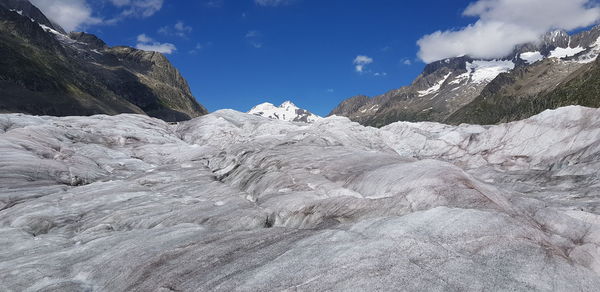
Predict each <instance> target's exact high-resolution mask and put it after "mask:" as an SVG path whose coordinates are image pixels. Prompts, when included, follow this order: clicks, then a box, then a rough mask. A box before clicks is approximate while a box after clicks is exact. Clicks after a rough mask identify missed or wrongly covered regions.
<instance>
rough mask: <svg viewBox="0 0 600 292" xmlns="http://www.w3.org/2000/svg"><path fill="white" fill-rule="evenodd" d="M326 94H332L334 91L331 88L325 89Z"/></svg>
mask: <svg viewBox="0 0 600 292" xmlns="http://www.w3.org/2000/svg"><path fill="white" fill-rule="evenodd" d="M327 92H329V93H333V92H335V90H334V89H333V88H328V89H327Z"/></svg>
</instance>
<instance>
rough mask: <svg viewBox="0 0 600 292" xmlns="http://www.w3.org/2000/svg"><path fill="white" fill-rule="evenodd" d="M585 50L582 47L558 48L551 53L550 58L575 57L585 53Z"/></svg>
mask: <svg viewBox="0 0 600 292" xmlns="http://www.w3.org/2000/svg"><path fill="white" fill-rule="evenodd" d="M585 50H586V49H585V48H582V47H575V48H556V49H554V50H552V51H551V52H550V56H549V58H559V59H562V58H567V57H572V56H575V55H577V54H579V53H581V52H583V51H585Z"/></svg>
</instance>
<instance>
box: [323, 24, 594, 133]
mask: <svg viewBox="0 0 600 292" xmlns="http://www.w3.org/2000/svg"><path fill="white" fill-rule="evenodd" d="M599 37H600V28H599V27H594V28H592V29H591V30H589V31H584V32H581V33H578V34H575V35H572V36H571V35H569V34H567V33H566V32H564V31H554V32H550V33H548V34H546V35H544V36H543V37H542V38H541V39H540V42H538V43H531V44H524V45H520V46H517V47H516V48H515V50H514V52H513V53H511V54H510V55H509V56H508V57H506V58H502V59H495V60H476V59H473V58H470V57H468V56H462V57H456V58H450V59H445V60H440V61H437V62H433V63H431V64H428V65H427V66H425V68H424V70H423V73H422V74H421V75H420V76H418V77H417V79H415V81H414V82H413V83H412V84H411V85H409V86H405V87H402V88H400V89H396V90H392V91H389V92H387V93H385V94H383V95H380V96H376V97H373V98H365V96H359V97H353V98H350V99H347V100H345V101H343V102H342V103H341V104H340V105H339V106H338V107H337V108H335V109H334V110H333V111H332V112H331V113H330V115H341V116H347V117H349V118H351V119H352V120H354V121H357V122H360V123H362V124H365V125H371V126H378V127H381V126H384V125H386V124H389V123H392V122H395V121H437V122H451V123H461V122H471V123H487V121H485V120H478V119H468V118H462V116H463V115H461V114H457V112H458V113H460V112H461V110H462V109H463V108H464V111H466V106H467V105H469V104H470V103H472V102H475V101H476V100H477V99H483V98H484V97H483V95H484V94H487V95H489V94H490V92H494V93H495V92H497V90H499V87H498V86H499V85H498V82H492V81H495V80H496V79H497V78H500V79H502V78H504V77H503V76H504V75H505V74H516V75H518V74H519V73H518V72H522V71H523V70H529V69H531V68H533V67H539V66H540V63H544V64H545V66H546V70H547V71H540V72H539V73H540V74H538V75H535V76H534V75H533V74H532V75H531V76H529V79H528V81H523V80H521V82H520V83H527V85H526V86H525V85H524V84H522V86H520V88H522V89H524V90H527V94H529V95H531V94H533V95H535V94H538V93H540V92H543V91H544V92H545V91H549V90H551V89H552V88H554V86H556V84H559V83H561V82H562V81H564V80H567V79H569V76H570V75H571V74H574V73H575V72H577V71H578V70H580V69H581V68H582V67H590V66H593V65H592V64H593V61H594V60H595V59H596V57H597V56H598V54H599V53H600V46H599V41H598V40H599ZM524 68H526V69H524ZM550 72H552V73H550ZM519 78H520V77H517V78H515V79H514V82H517V79H519ZM519 80H520V79H519ZM515 86H516V85H515ZM499 98H500V97H499ZM564 104H565V105H568V104H569V103H568V102H567V103H564ZM573 104H577V103H573ZM586 105H588V104H586ZM541 108H543V106H542V107H541ZM543 109H545V108H543ZM486 111H493V109H492V108H490V109H486ZM538 112H539V111H538ZM538 112H535V113H538ZM535 113H533V114H535ZM531 115H532V114H529V116H531ZM526 117H527V115H523V116H520V118H526ZM510 120H512V119H511V118H510V117H508V116H506V117H503V118H502V119H501V121H510ZM499 121H500V120H499Z"/></svg>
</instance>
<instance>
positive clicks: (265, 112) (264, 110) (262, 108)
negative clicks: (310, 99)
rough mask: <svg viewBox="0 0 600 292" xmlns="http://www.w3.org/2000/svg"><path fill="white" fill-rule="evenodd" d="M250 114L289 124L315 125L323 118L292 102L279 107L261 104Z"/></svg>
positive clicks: (266, 103)
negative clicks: (303, 123) (314, 123)
mask: <svg viewBox="0 0 600 292" xmlns="http://www.w3.org/2000/svg"><path fill="white" fill-rule="evenodd" d="M248 113H249V114H251V115H256V116H261V117H265V118H269V119H274V120H282V121H287V122H305V123H313V122H315V121H317V120H319V119H321V117H319V116H317V115H315V114H313V113H311V112H309V111H307V110H304V109H301V108H299V107H297V106H296V105H295V104H294V103H292V102H291V101H286V102H284V103H282V104H281V105H280V106H278V107H277V106H275V105H273V104H272V103H268V102H265V103H261V104H259V105H257V106H255V107H253V108H252V109H251V110H250V111H248Z"/></svg>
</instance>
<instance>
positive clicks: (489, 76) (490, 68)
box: [466, 60, 515, 83]
mask: <svg viewBox="0 0 600 292" xmlns="http://www.w3.org/2000/svg"><path fill="white" fill-rule="evenodd" d="M466 67H467V71H468V72H471V81H472V82H473V83H483V82H490V81H492V80H494V78H496V76H498V75H500V74H501V73H505V72H508V71H510V70H512V69H514V68H515V63H513V62H512V61H502V60H492V61H473V62H472V63H470V62H467V65H466Z"/></svg>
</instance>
